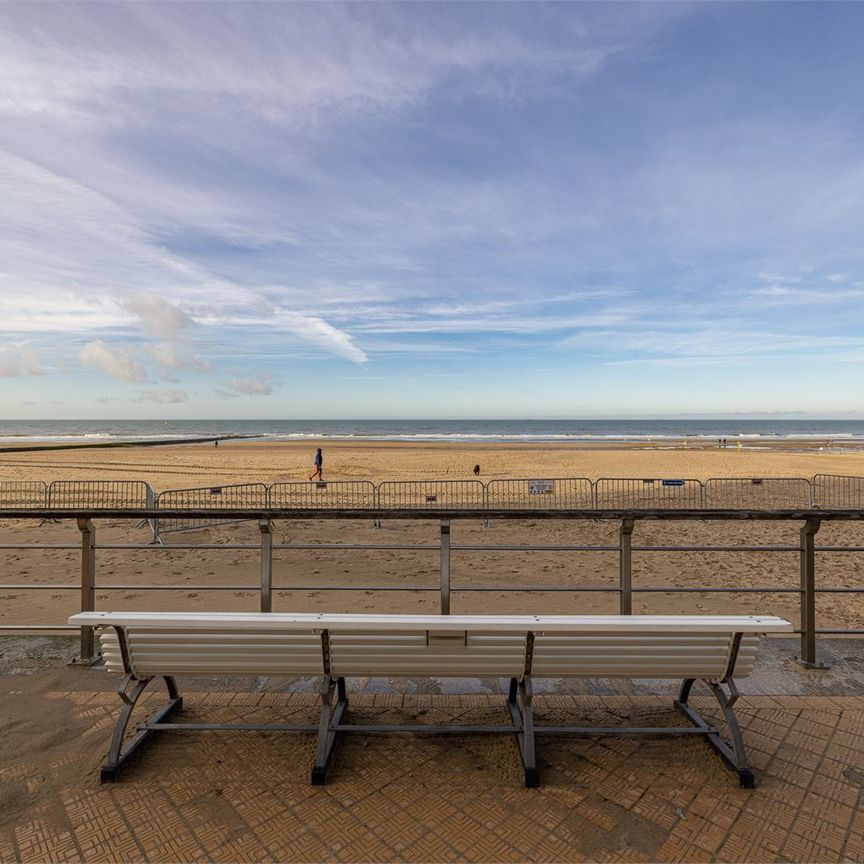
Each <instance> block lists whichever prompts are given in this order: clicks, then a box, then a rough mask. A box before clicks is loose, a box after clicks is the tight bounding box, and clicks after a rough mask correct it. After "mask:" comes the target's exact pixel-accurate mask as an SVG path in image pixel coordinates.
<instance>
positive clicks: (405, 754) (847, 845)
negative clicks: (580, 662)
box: [0, 643, 864, 862]
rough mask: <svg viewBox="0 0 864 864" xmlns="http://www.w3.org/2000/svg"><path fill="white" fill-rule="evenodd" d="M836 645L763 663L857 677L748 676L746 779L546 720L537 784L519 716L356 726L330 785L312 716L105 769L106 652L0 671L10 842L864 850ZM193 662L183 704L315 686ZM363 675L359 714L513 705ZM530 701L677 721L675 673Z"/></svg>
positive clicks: (542, 855)
mask: <svg viewBox="0 0 864 864" xmlns="http://www.w3.org/2000/svg"><path fill="white" fill-rule="evenodd" d="M846 644H851V643H846ZM859 644H860V643H859ZM766 653H768V655H769V657H768V660H769V661H772V660H774V661H776V659H777V658H776V657H775V656H774V653H775V652H766ZM860 653H861V652H860V651H859V654H860ZM856 656H857V655H856ZM847 659H851V660H852V661H854V662H852V664H851V665H849V664H847V666H846V671H844V668H843V666H842V664H841V665H840V666H836V665H835V666H834V668H832V670H831V671H830V672H827V673H803V672H802V673H800V675H798V674H797V673H795V672H794V671H792V670H791V666H790V664H788V663H784V665H783V669H784V672H783V675H781V676H780V677H779V678H778V676H777V675H776V674H775V672H776V670H775V669H774V668H773V667H771V666H766V667H764V670H763V674H762V677H761V679H760V677H759V676H758V675H757V676H756V679H754V682H753V683H754V684H759V683H760V680H761V681H762V683H763V684H764V683H765V682H773V684H774V685H775V686H774V687H773V689H774V690H775V691H776V690H777V689H782V690H786V691H792V692H798V691H807V693H814V692H816V693H818V692H823V691H824V689H825V686H824V682H825V681H826V680H828V681H829V682H834V683H835V684H836V683H837V682H838V681H842V680H845V681H847V682H849V686H848V687H847V688H846V689H847V690H848V691H850V693H851V695H833V696H832V695H806V694H805V695H785V694H781V695H758V696H755V695H749V696H748V695H745V696H744V697H742V700H741V702H739V706H740V707H739V708H738V714H739V717H740V719H741V721H742V725H743V727H744V730H745V738H746V741H747V743H748V745H749V750H750V755H751V764H752V765H753V767H754V768H755V769H756V771H757V782H758V788H757V789H755V790H753V791H747V790H741V789H739V788H738V787H737V784H736V782H735V780H734V779H733V777H732V775H731V774H730V773H728V772H727V771H726V769H725V768H724V767H723V766H722V764H721V763H720V762H719V760H718V759H716V757H715V756H714V754H713V753H712V752H711V751H710V750H709V748H708V747H707V745H706V744H705V742H704V741H701V740H699V739H697V738H680V739H645V738H641V739H633V738H613V737H606V738H598V739H572V738H562V737H560V736H557V737H546V738H541V739H540V740H539V759H540V766H541V773H542V782H543V785H542V787H541V788H540V789H537V790H528V789H524V788H522V787H521V786H520V772H519V760H518V755H517V750H516V747H515V744H514V743H513V741H512V740H511V739H510V738H509V737H504V736H486V737H484V736H473V737H461V736H457V737H453V736H444V735H441V736H435V735H423V736H411V735H388V736H351V737H350V738H348V739H346V740H345V741H344V742H343V743H342V744H340V745H339V748H338V749H337V752H336V754H335V763H334V767H333V770H332V774H331V782H330V784H329V785H328V786H326V787H323V788H313V787H311V786H309V782H308V781H309V768H310V765H311V759H312V750H313V747H314V738H313V736H312V735H305V734H286V733H276V732H271V733H266V732H265V733H261V732H245V733H243V732H209V733H197V734H196V733H172V734H169V735H162V736H161V737H160V738H158V739H156V740H154V742H153V743H152V745H150V746H148V747H147V748H146V749H145V750H144V751H143V752H142V753H141V754H140V756H139V757H137V758H136V760H135V761H134V762H133V763H132V764H131V765H130V766H129V769H128V771H127V773H126V774H125V775H124V776H123V777H122V778H121V782H120V783H118V784H116V785H114V786H100V785H99V783H98V766H99V764H100V762H101V761H102V759H103V757H104V754H105V751H106V748H107V742H108V738H109V736H110V732H111V729H112V725H113V721H114V718H115V717H116V712H117V709H118V706H119V699H118V698H117V696H116V694H114V693H113V691H112V690H111V686H112V683H113V682H112V679H111V678H110V677H109V676H108V675H107V674H106V673H105V672H104V670H101V669H98V668H97V669H80V668H77V669H66V668H64V667H60V668H53V669H48V670H46V671H39V672H37V673H35V674H31V675H4V676H2V677H0V693H2V699H3V704H4V707H3V717H2V720H0V732H2V736H3V742H4V750H3V754H4V758H3V760H2V762H0V860H2V861H4V862H5V861H65V860H72V861H78V860H87V861H90V862H96V861H108V860H111V861H153V862H156V861H264V860H276V861H321V860H327V861H454V860H455V861H483V862H486V861H489V862H491V861H556V862H557V861H561V862H564V861H694V862H701V861H831V862H836V861H850V862H851V861H855V862H860V861H862V860H864V696H862V695H860V694H861V690H860V672H861V664H860V658H858V659H857V660H856V659H855V658H854V657H853V658H847ZM850 670H851V671H850ZM820 675H821V676H823V677H821V678H820V677H819V676H820ZM825 676H827V678H826V677H825ZM778 680H779V683H780V686H779V687H778V686H776V685H777V682H778ZM796 682H797V683H796ZM203 683H204V682H201V681H192V682H189V683H187V684H186V686H185V687H183V686H182V685H183V682H181V687H182V689H183V692H184V695H185V696H186V700H185V708H184V719H187V718H197V719H202V720H203V719H205V718H206V719H209V720H221V721H224V722H231V721H234V722H236V721H239V720H241V719H243V718H245V719H254V720H256V721H263V720H265V719H271V720H285V721H287V722H309V721H314V720H316V719H317V707H316V697H315V696H314V695H313V694H311V693H308V692H306V693H303V692H278V691H279V690H280V688H279V687H278V682H268V687H270V688H273V687H274V684H276V685H277V686H276V687H275V689H276V690H277V692H272V689H271V690H270V691H268V692H255V691H254V688H255V686H256V682H246V687H247V689H246V692H238V689H239V688H240V687H241V686H242V685H243V682H242V681H241V682H237V681H230V682H221V681H217V682H212V684H213V686H215V687H217V688H223V687H226V686H229V685H230V686H231V689H230V690H229V689H218V690H217V692H213V693H208V692H206V691H205V690H204V689H203V688H202V684H203ZM261 683H263V682H258V684H259V685H260V684H261ZM583 683H584V682H583ZM374 684H375V682H370V684H369V685H368V686H367V687H366V688H365V690H364V691H363V692H362V693H360V694H359V695H357V696H355V697H353V698H352V705H351V718H352V720H355V721H357V722H360V721H361V719H367V718H368V719H369V720H374V721H376V722H391V723H399V722H409V721H410V720H412V719H413V720H417V719H419V718H420V717H422V720H423V722H438V721H446V720H450V721H457V720H459V721H461V722H468V721H469V720H470V722H503V721H504V720H505V718H504V716H503V711H502V708H501V699H500V697H491V696H488V695H479V694H478V695H472V696H461V697H460V696H453V695H435V694H423V693H419V694H418V693H414V694H411V695H403V694H400V693H393V692H384V693H376V692H373V691H374V690H375V689H376V686H374ZM204 686H209V684H204ZM291 689H293V690H295V691H296V690H298V689H300V690H302V689H303V686H300V687H298V686H296V685H292V687H291ZM378 689H388V687H387V685H386V682H384V683H383V684H381V686H380V687H379V688H378ZM765 689H766V690H767V689H771V688H768V687H766V688H765ZM832 689H833V687H832ZM250 690H251V691H252V692H250ZM752 690H753V686H748V691H752ZM160 697H161V694H155V699H156V700H157V701H158V699H159V698H160ZM697 701H698V704H699V707H700V709H704V710H705V712H706V714H709V715H710V714H711V710H710V705H709V703H708V702H703V701H701V700H697ZM155 704H156V702H155V701H151V702H150V705H151V706H152V705H155ZM736 707H738V706H736ZM537 708H538V715H539V717H540V719H541V720H542V719H546V720H551V721H563V720H564V719H565V717H566V718H567V719H568V720H569V721H570V722H573V721H574V720H575V719H577V718H578V720H579V722H584V723H586V724H598V725H599V724H603V725H612V724H614V723H615V722H622V723H635V722H639V723H640V725H648V724H659V723H675V722H683V720H682V718H680V717H679V716H678V715H677V714H676V712H674V711H673V710H672V709H671V694H670V695H669V696H664V697H660V696H658V695H645V694H643V693H638V694H636V695H608V694H607V695H590V693H589V691H587V690H583V691H582V695H574V694H572V693H556V694H551V693H547V694H545V695H541V696H538V697H537Z"/></svg>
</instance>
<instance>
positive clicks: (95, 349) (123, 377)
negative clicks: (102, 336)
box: [79, 339, 147, 383]
mask: <svg viewBox="0 0 864 864" xmlns="http://www.w3.org/2000/svg"><path fill="white" fill-rule="evenodd" d="M79 359H80V360H81V362H82V363H83V364H84V365H85V366H90V367H92V368H94V369H99V370H101V371H102V372H105V373H106V374H107V375H110V376H111V377H112V378H117V379H118V380H120V381H129V382H135V383H140V382H142V381H146V380H147V370H146V369H145V368H144V365H143V364H142V363H141V362H139V361H138V360H136V359H135V356H134V353H133V352H132V351H131V350H130V349H126V348H121V347H119V346H112V345H106V344H105V343H104V342H102V341H101V340H99V339H97V340H95V341H93V342H88V343H87V344H86V345H85V346H84V347H83V348H82V349H81V354H80V355H79Z"/></svg>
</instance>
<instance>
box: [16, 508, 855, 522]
mask: <svg viewBox="0 0 864 864" xmlns="http://www.w3.org/2000/svg"><path fill="white" fill-rule="evenodd" d="M78 518H83V519H88V518H89V519H138V520H150V519H180V520H195V519H213V520H219V521H221V520H235V521H236V520H242V521H246V520H254V519H271V520H274V519H285V520H319V519H331V520H332V519H336V520H352V519H359V520H367V519H370V518H373V519H389V520H391V521H398V520H413V519H432V520H437V519H484V520H485V519H511V520H517V521H518V520H522V521H524V520H531V521H537V520H549V519H558V520H570V519H588V520H606V519H615V520H620V519H629V518H632V519H646V520H648V519H651V520H653V519H657V520H673V521H687V520H693V519H699V520H702V521H728V520H733V521H734V520H738V521H749V520H756V521H788V520H790V519H822V520H824V521H830V520H840V521H850V520H851V521H864V508H858V509H840V508H838V509H826V510H820V509H813V508H810V507H807V508H800V509H799V508H793V509H790V508H784V509H777V510H747V509H740V510H734V509H731V508H730V509H723V510H713V509H703V508H701V507H694V508H690V509H684V508H672V509H665V508H662V507H656V508H634V507H618V508H615V507H607V508H602V509H596V510H595V509H590V508H573V509H561V510H532V509H523V510H515V509H514V510H509V509H508V510H495V509H491V508H490V509H483V508H481V507H477V508H472V507H439V508H426V507H404V508H401V509H398V510H394V509H387V508H381V507H374V508H373V507H369V508H362V507H361V508H356V507H354V508H352V507H345V508H335V507H334V508H332V509H325V508H299V507H298V508H277V507H272V508H230V509H229V508H227V507H226V508H220V509H208V508H203V507H202V508H195V509H193V508H188V509H167V508H166V509H162V510H160V509H152V508H138V507H117V508H113V507H105V508H99V507H69V508H53V507H52V508H28V509H24V508H21V509H11V510H10V509H8V508H0V519H78Z"/></svg>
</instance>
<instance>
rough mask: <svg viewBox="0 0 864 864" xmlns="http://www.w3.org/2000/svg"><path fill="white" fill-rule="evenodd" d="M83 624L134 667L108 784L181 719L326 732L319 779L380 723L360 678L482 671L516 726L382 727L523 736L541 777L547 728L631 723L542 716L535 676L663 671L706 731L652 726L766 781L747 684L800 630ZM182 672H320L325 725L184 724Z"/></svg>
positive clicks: (435, 622)
mask: <svg viewBox="0 0 864 864" xmlns="http://www.w3.org/2000/svg"><path fill="white" fill-rule="evenodd" d="M69 621H70V623H72V624H76V625H80V626H93V627H97V628H99V633H100V643H101V647H102V655H103V657H104V660H105V664H106V666H107V668H108V669H109V671H112V672H117V673H120V674H123V675H124V676H125V677H124V681H123V685H122V687H121V690H120V694H121V697H122V698H123V699H124V702H125V704H124V707H123V709H122V710H121V716H120V719H119V720H118V725H117V729H116V730H115V736H114V740H113V741H112V745H111V750H110V752H109V758H108V761H107V762H106V764H105V766H104V767H103V769H102V778H103V780H105V781H110V780H114V779H116V776H117V773H118V771H119V769H120V766H121V765H122V763H123V762H125V761H126V759H127V758H128V757H129V756H130V755H131V753H132V752H133V750H134V749H135V748H136V747H137V746H138V745H139V744H140V743H143V741H144V740H146V738H147V737H148V736H149V735H150V734H151V733H153V732H157V731H165V730H166V729H169V728H184V729H188V728H196V729H205V728H206V729H210V728H243V729H246V728H269V729H274V728H279V729H285V730H307V731H309V730H313V729H316V728H317V730H318V733H319V739H318V748H317V752H316V758H315V765H314V768H313V773H312V780H313V783H323V782H324V781H325V778H326V772H327V766H328V762H329V757H330V753H331V750H332V747H333V743H334V742H335V740H336V736H337V734H339V733H342V732H352V731H354V732H356V731H369V730H371V729H372V728H373V727H370V726H356V725H351V724H349V723H345V722H343V716H344V714H345V712H346V710H347V707H348V700H347V689H346V683H345V679H346V678H365V677H389V678H400V677H429V678H446V677H457V678H466V677H476V678H502V679H509V681H510V686H509V692H508V695H507V707H508V709H509V713H510V715H511V719H512V723H511V724H510V725H508V726H500V727H498V726H495V727H491V726H490V727H485V728H484V727H473V726H472V727H466V726H451V727H439V726H435V727H426V726H400V727H390V726H387V727H376V728H379V729H386V730H388V731H389V730H391V729H392V731H400V732H411V731H433V730H434V731H456V732H458V731H469V730H470V731H491V732H508V733H510V734H514V735H515V736H516V740H517V743H518V745H519V751H520V755H521V757H522V762H523V769H524V773H525V782H526V785H529V786H534V785H537V783H538V782H539V778H538V774H537V767H536V760H535V755H534V737H535V734H536V733H543V734H553V733H564V732H567V733H570V734H609V733H615V732H621V731H629V732H633V731H637V730H632V729H631V730H623V729H621V728H618V727H612V728H609V729H606V728H604V729H593V728H592V729H584V728H581V727H578V726H574V727H560V726H556V727H550V726H536V727H535V725H534V718H533V709H532V683H531V682H532V679H533V678H651V679H673V680H678V681H682V682H683V683H682V686H681V691H680V694H679V698H678V700H676V702H675V707H676V708H677V709H678V710H679V711H681V713H683V714H684V715H685V716H686V717H687V718H688V719H689V720H690V721H691V722H692V724H693V726H692V727H664V728H662V729H648V730H638V731H641V732H645V733H650V734H687V733H690V734H702V735H705V736H706V739H707V740H708V742H709V743H710V744H711V745H712V746H713V747H714V749H715V750H716V751H717V752H718V753H719V755H720V756H721V757H722V758H723V759H724V761H725V762H727V764H729V765H730V766H731V767H732V768H733V769H734V770H735V771H736V772H737V773H738V776H739V780H740V782H741V784H742V785H744V786H752V783H753V775H752V772H750V770H749V768H748V767H747V762H746V755H745V750H744V744H743V738H742V736H741V733H740V730H739V728H738V725H737V721H736V719H735V715H734V712H733V710H732V705H733V703H734V702H735V699H736V698H737V690H736V688H735V683H734V679H735V678H741V677H745V676H747V675H749V674H750V672H751V671H752V669H753V665H754V662H755V658H756V652H757V649H758V646H759V634H762V633H788V632H791V631H792V625H791V624H789V622H787V621H784V620H783V619H780V618H775V617H773V616H704V615H696V616H692V615H690V616H687V615H662V616H660V615H635V616H622V615H446V616H439V615H350V614H345V615H339V614H326V613H290V614H289V613H144V612H85V613H79V614H77V615H73V616H72V617H71V618H70V619H69ZM178 675H211V676H212V675H226V676H232V675H237V676H259V675H279V676H297V675H314V676H320V677H321V679H322V686H321V700H322V713H321V718H320V721H319V723H318V724H317V726H312V725H309V724H307V725H297V724H294V725H291V724H265V726H264V727H260V726H255V725H253V724H233V725H231V724H229V725H228V726H218V725H217V724H183V723H177V722H172V723H169V722H167V720H168V718H169V717H170V716H171V715H172V714H175V713H176V712H177V711H179V710H180V708H181V706H182V700H181V698H180V696H179V692H178V691H177V685H176V682H175V681H174V678H175V676H178ZM158 677H161V678H163V679H164V680H165V683H166V686H167V687H168V692H169V702H168V704H167V705H166V706H165V707H164V708H163V709H161V711H160V712H157V715H154V717H152V718H150V720H148V721H146V722H145V723H143V724H142V725H141V726H140V728H139V730H138V732H137V733H136V735H135V736H133V738H132V740H131V741H129V742H127V743H125V744H124V737H125V731H126V726H127V724H128V722H129V719H130V715H131V711H132V708H133V707H134V705H135V702H136V701H137V699H138V698H139V696H140V695H141V693H142V692H143V690H144V688H145V687H146V686H147V684H148V683H149V682H150V681H151V680H152V679H154V678H158ZM695 681H703V682H704V683H705V684H706V685H707V687H708V689H709V690H710V691H711V692H712V694H713V695H714V697H715V698H716V699H717V701H718V703H719V705H720V707H721V709H722V711H723V713H724V715H725V719H726V722H727V725H728V726H729V731H730V734H731V739H732V740H731V744H730V743H727V742H726V741H724V740H723V739H722V737H721V736H720V733H719V732H718V730H717V729H715V728H714V726H712V725H711V724H710V723H708V722H707V721H706V720H704V718H702V717H701V716H700V715H698V714H697V713H696V712H695V710H694V709H693V708H692V706H691V705H689V704H688V697H689V693H690V689H691V688H692V686H693V683H694V682H695Z"/></svg>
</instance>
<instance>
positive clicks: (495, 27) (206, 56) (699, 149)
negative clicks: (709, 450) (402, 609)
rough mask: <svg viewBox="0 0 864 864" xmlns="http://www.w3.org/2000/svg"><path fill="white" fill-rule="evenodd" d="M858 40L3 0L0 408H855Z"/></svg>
mask: <svg viewBox="0 0 864 864" xmlns="http://www.w3.org/2000/svg"><path fill="white" fill-rule="evenodd" d="M862 35H864V5H862V4H833V3H832V4H813V5H810V4H805V3H794V4H788V5H787V4H780V3H766V4H752V5H751V4H746V3H735V4H717V5H713V4H694V5H689V4H671V3H670V4H660V5H651V4H644V3H639V4H633V5H628V4H621V5H617V4H612V3H605V4H588V5H580V4H562V5H543V4H534V3H531V4H521V5H520V4H507V5H496V4H465V5H448V4H437V3H436V4H432V5H423V4H416V3H415V4H402V5H393V6H390V5H384V4H372V5H363V4H357V3H355V4H352V5H348V6H340V5H335V4H316V5H302V4H290V5H289V4H242V5H236V6H235V5H230V4H214V5H182V4H165V5H159V6H150V5H147V4H142V3H135V4H118V5H110V4H92V5H83V6H77V5H73V4H60V5H56V6H52V5H50V4H34V3H26V4H20V5H19V4H15V3H5V4H3V5H0V304H2V305H0V414H2V415H3V416H6V417H92V416H101V417H106V418H110V417H133V418H134V417H274V418H280V417H281V418H292V417H310V416H311V417H459V416H468V417H523V416H532V417H565V416H570V417H584V416H613V415H614V416H619V415H640V414H642V415H644V414H651V415H658V414H664V413H670V414H679V413H708V414H710V413H725V412H752V413H754V414H755V413H765V412H769V413H770V412H786V411H796V412H811V413H813V414H816V415H822V416H840V415H846V414H850V413H857V414H864V397H862V392H864V388H862V384H861V381H862V372H864V99H862V97H861V94H862V93H864V54H862V51H861V39H862Z"/></svg>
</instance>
